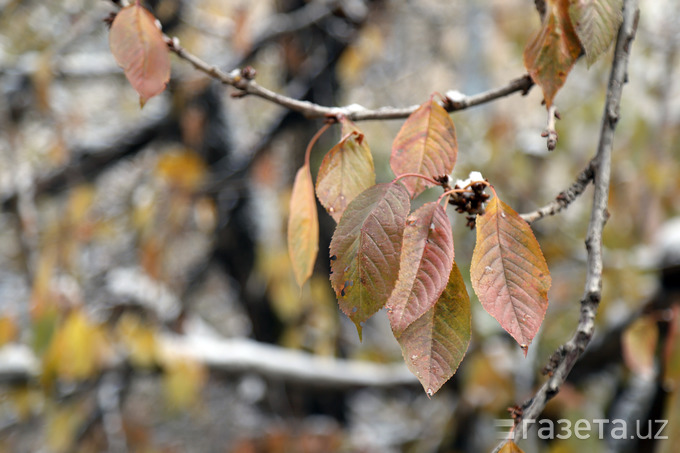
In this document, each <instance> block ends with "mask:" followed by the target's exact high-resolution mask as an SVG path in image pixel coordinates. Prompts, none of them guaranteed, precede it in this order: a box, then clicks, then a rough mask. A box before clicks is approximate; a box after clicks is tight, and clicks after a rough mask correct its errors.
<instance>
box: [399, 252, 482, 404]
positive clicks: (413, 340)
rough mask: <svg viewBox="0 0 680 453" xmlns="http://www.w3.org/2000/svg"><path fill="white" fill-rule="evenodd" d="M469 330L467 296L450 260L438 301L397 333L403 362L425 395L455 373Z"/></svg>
mask: <svg viewBox="0 0 680 453" xmlns="http://www.w3.org/2000/svg"><path fill="white" fill-rule="evenodd" d="M470 330H471V317H470V298H469V296H468V293H467V289H466V288H465V282H464V281H463V276H462V275H461V274H460V270H458V266H456V264H455V263H453V268H452V269H451V275H450V276H449V279H448V284H447V286H446V288H445V289H444V292H443V293H442V295H441V297H440V298H439V300H437V302H436V303H435V305H434V306H433V307H432V308H430V309H429V310H428V311H427V312H426V313H425V314H424V315H422V316H421V317H420V318H418V319H417V320H416V321H415V322H414V323H412V324H411V325H410V326H408V327H407V328H406V330H405V331H404V332H403V333H402V334H401V335H399V336H397V340H398V341H399V345H400V346H401V351H402V353H403V355H404V360H405V361H406V365H407V366H408V368H409V370H411V372H412V373H413V374H415V375H416V376H417V377H418V379H419V380H420V383H421V384H422V385H423V388H424V389H425V392H426V393H427V395H428V396H432V395H434V393H435V392H436V391H437V390H439V389H440V388H441V386H442V385H444V383H445V382H446V381H448V380H449V379H450V378H451V376H453V375H454V373H455V372H456V369H457V368H458V365H460V362H461V361H462V360H463V357H464V356H465V353H466V352H467V348H468V345H469V344H470ZM395 336H396V334H395Z"/></svg>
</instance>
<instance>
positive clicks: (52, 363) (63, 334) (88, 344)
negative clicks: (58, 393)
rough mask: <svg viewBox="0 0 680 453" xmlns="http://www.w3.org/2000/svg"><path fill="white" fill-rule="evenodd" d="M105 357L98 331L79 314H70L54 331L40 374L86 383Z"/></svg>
mask: <svg viewBox="0 0 680 453" xmlns="http://www.w3.org/2000/svg"><path fill="white" fill-rule="evenodd" d="M108 355H109V350H108V344H107V341H106V338H105V334H104V331H103V329H102V327H100V326H97V325H94V324H92V323H91V322H90V321H89V320H88V319H87V317H86V316H85V314H84V313H83V312H82V311H80V310H73V311H71V312H70V313H69V314H68V315H67V317H66V319H65V320H64V322H63V323H62V324H61V325H60V326H59V327H58V328H57V330H56V332H55V333H54V336H53V338H52V342H51V343H50V346H49V349H48V350H47V352H46V353H45V356H44V357H43V360H44V365H43V370H44V374H45V376H46V377H48V378H49V377H50V376H52V375H56V376H58V377H60V378H62V379H66V380H72V381H75V380H82V379H87V378H90V377H92V376H93V375H94V374H95V373H96V372H97V370H98V369H99V367H100V366H101V365H102V363H103V362H105V361H106V359H107V358H108Z"/></svg>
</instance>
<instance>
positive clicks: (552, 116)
mask: <svg viewBox="0 0 680 453" xmlns="http://www.w3.org/2000/svg"><path fill="white" fill-rule="evenodd" d="M559 119H560V114H559V113H558V112H557V107H555V106H554V105H551V106H550V108H549V109H548V123H547V125H546V127H545V130H544V131H543V133H542V134H541V137H547V138H548V140H547V143H548V151H554V150H555V147H556V146H557V129H556V127H555V120H559Z"/></svg>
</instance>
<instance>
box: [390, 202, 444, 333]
mask: <svg viewBox="0 0 680 453" xmlns="http://www.w3.org/2000/svg"><path fill="white" fill-rule="evenodd" d="M452 266H453V237H452V235H451V224H450V223H449V218H448V216H447V215H446V210H444V208H442V206H441V205H440V204H439V203H436V202H430V203H426V204H425V205H423V206H421V207H420V208H419V209H418V210H416V211H415V212H414V213H412V214H411V215H409V216H408V218H407V219H406V228H405V229H404V241H403V243H402V246H401V260H400V264H399V277H398V279H397V284H396V286H395V288H394V290H393V291H392V294H391V296H390V298H389V299H388V301H387V312H388V316H389V318H390V324H391V325H392V331H394V333H395V335H399V334H400V333H401V332H403V331H404V329H406V328H407V327H408V326H409V325H410V324H411V323H412V322H414V321H415V320H416V319H418V318H420V317H421V316H422V315H423V314H424V313H425V312H427V311H428V310H430V309H431V308H432V306H433V305H434V304H435V303H436V302H437V300H438V299H439V296H440V295H441V294H442V291H444V288H445V287H446V285H447V282H448V281H449V275H450V274H451V267H452Z"/></svg>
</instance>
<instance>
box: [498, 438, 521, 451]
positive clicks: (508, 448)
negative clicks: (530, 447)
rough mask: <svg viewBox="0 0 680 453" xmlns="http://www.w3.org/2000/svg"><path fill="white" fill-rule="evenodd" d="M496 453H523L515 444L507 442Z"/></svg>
mask: <svg viewBox="0 0 680 453" xmlns="http://www.w3.org/2000/svg"><path fill="white" fill-rule="evenodd" d="M498 453H524V452H523V451H522V449H521V448H519V447H518V446H517V444H516V443H514V442H513V441H511V440H509V441H507V442H506V443H505V444H504V445H503V447H502V448H501V449H500V450H499V451H498Z"/></svg>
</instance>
